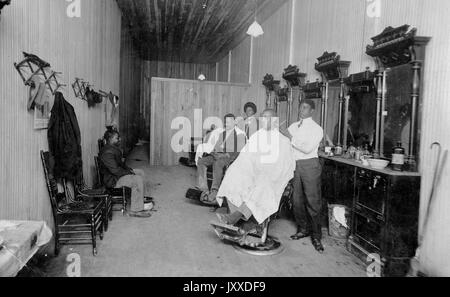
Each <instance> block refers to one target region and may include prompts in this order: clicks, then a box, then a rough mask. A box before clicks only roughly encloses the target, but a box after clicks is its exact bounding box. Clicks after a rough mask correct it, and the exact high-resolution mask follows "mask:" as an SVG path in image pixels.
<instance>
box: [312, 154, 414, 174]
mask: <svg viewBox="0 0 450 297" xmlns="http://www.w3.org/2000/svg"><path fill="white" fill-rule="evenodd" d="M319 157H320V158H322V159H327V160H331V161H335V162H339V163H344V164H347V165H351V166H355V167H359V168H363V169H367V170H372V171H375V172H379V173H382V174H387V175H393V176H420V173H419V172H408V171H394V170H392V169H390V168H389V167H388V168H386V169H383V170H380V169H375V168H372V167H370V166H364V165H363V164H362V163H360V162H357V161H356V160H353V159H346V158H342V157H336V156H335V157H329V156H326V155H325V154H323V153H319Z"/></svg>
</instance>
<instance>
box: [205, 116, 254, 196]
mask: <svg viewBox="0 0 450 297" xmlns="http://www.w3.org/2000/svg"><path fill="white" fill-rule="evenodd" d="M208 138H209V139H208V141H207V144H206V145H203V146H202V147H201V150H200V149H199V150H198V154H197V155H198V156H197V157H198V161H197V189H198V190H200V191H201V192H202V195H201V197H200V201H201V202H203V203H205V204H208V205H217V202H216V195H217V191H218V190H219V186H220V184H221V182H222V179H223V175H224V171H225V169H226V168H227V167H228V166H229V165H230V164H231V163H233V162H234V160H236V158H237V157H238V155H239V152H240V151H241V149H242V148H243V147H244V145H245V142H246V137H245V132H244V131H242V130H240V129H239V128H237V127H236V118H235V116H234V115H232V114H228V115H226V116H225V129H216V130H214V131H213V132H211V134H210V135H209V137H208ZM200 154H201V157H200V156H199V155H200ZM208 166H212V167H213V181H212V185H211V190H208V182H207V169H208Z"/></svg>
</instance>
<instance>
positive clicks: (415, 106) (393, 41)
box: [366, 25, 431, 171]
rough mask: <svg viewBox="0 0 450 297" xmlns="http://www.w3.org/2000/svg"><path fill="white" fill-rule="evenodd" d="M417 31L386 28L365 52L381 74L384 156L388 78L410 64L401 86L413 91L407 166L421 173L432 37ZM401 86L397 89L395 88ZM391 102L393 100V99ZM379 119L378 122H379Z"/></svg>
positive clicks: (381, 145)
mask: <svg viewBox="0 0 450 297" xmlns="http://www.w3.org/2000/svg"><path fill="white" fill-rule="evenodd" d="M416 33H417V29H416V28H412V27H410V26H409V25H403V26H401V27H398V28H392V27H387V28H386V29H385V30H384V31H383V32H382V33H381V34H379V35H377V36H375V37H373V38H372V41H373V45H368V46H367V50H366V53H367V54H368V55H369V56H371V57H373V58H375V61H376V64H377V68H378V72H379V73H378V74H377V85H378V89H379V92H378V93H379V96H377V114H378V117H377V130H379V132H380V133H379V138H378V139H377V141H376V143H377V150H378V151H379V152H380V154H381V156H385V155H386V152H385V149H384V137H385V120H386V116H387V112H388V111H387V110H386V101H387V100H389V99H390V98H386V94H387V93H388V91H389V90H388V88H387V87H386V86H387V77H389V75H390V74H392V73H395V71H396V70H399V69H400V67H402V66H405V65H408V64H409V65H410V67H411V68H410V69H411V74H410V77H411V79H410V80H408V81H404V82H402V83H404V84H408V85H409V86H408V87H409V89H410V100H411V102H410V104H411V107H410V129H409V144H408V150H407V152H406V153H407V154H408V156H407V163H408V165H409V168H408V169H409V171H417V170H418V167H419V166H418V165H419V164H418V163H419V162H418V156H419V147H420V129H421V127H420V122H421V110H420V106H421V101H422V88H421V86H422V68H423V65H424V59H425V48H426V45H427V44H428V42H429V41H430V39H431V38H430V37H419V36H416ZM396 87H398V86H396ZM391 100H392V99H391ZM378 118H379V119H378Z"/></svg>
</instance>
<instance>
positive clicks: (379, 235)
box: [353, 212, 383, 252]
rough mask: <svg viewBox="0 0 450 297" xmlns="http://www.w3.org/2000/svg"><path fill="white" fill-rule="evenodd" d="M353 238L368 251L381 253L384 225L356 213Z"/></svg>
mask: <svg viewBox="0 0 450 297" xmlns="http://www.w3.org/2000/svg"><path fill="white" fill-rule="evenodd" d="M353 236H354V238H355V239H356V240H357V241H358V242H359V243H360V244H361V245H362V246H364V247H365V248H366V249H367V250H369V251H371V252H379V251H380V250H381V246H382V242H383V225H382V224H380V222H377V221H376V220H372V219H369V218H367V217H365V216H363V215H362V214H360V213H358V212H355V213H354V217H353Z"/></svg>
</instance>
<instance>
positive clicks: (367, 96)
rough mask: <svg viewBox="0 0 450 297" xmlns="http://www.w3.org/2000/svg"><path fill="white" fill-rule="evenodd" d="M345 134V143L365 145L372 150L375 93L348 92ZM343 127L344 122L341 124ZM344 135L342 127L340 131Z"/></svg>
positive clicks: (358, 145) (375, 108)
mask: <svg viewBox="0 0 450 297" xmlns="http://www.w3.org/2000/svg"><path fill="white" fill-rule="evenodd" d="M347 105H348V112H347V116H346V117H343V119H344V120H343V122H345V118H346V119H347V135H346V138H347V139H346V141H345V142H346V143H345V144H346V145H347V147H349V146H354V147H362V148H364V146H366V145H367V147H368V149H369V151H373V144H374V140H375V128H376V127H375V123H376V110H377V102H376V93H375V92H370V93H357V92H350V93H349V94H348V97H347ZM342 127H344V123H343V124H342ZM341 133H342V135H344V134H345V133H344V128H342V131H341Z"/></svg>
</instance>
